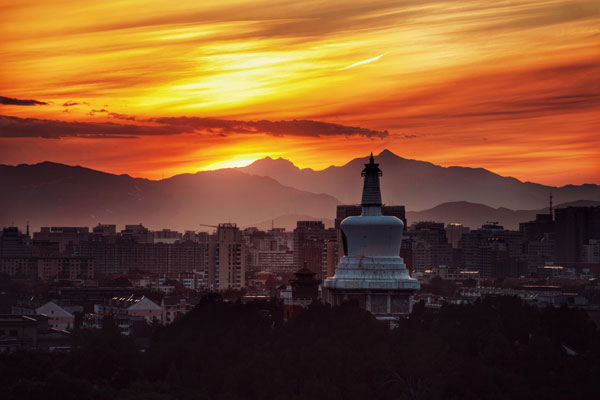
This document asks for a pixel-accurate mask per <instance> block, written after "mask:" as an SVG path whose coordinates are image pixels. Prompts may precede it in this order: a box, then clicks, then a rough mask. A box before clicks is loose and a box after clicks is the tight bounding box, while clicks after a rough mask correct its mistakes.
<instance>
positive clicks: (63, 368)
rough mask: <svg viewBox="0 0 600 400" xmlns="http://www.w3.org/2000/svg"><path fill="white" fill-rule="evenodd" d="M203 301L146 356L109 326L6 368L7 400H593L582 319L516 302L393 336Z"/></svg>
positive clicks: (596, 371) (327, 314) (403, 326)
mask: <svg viewBox="0 0 600 400" xmlns="http://www.w3.org/2000/svg"><path fill="white" fill-rule="evenodd" d="M281 314H282V313H281V306H280V305H279V304H278V303H277V302H268V303H267V302H263V303H250V304H240V303H227V302H223V301H221V300H220V299H219V298H218V297H207V298H205V299H203V301H202V302H201V303H200V304H199V305H198V306H197V307H196V308H195V309H194V310H193V311H191V312H190V313H188V314H187V315H186V316H185V317H183V318H182V319H180V320H179V321H177V322H175V323H173V324H171V325H169V326H167V327H157V328H155V329H156V331H155V332H154V334H153V336H152V340H151V342H150V346H149V348H148V349H147V350H146V351H144V352H141V351H140V350H139V349H138V348H136V346H135V344H134V343H133V341H132V340H131V339H128V338H125V337H122V336H120V335H119V333H118V332H117V331H116V329H115V328H114V327H111V326H110V324H107V326H106V327H105V329H103V330H101V331H97V332H85V331H82V332H76V333H74V340H75V341H76V345H77V347H76V349H75V350H74V351H72V352H71V353H36V352H18V353H14V354H11V355H3V356H0V388H1V392H2V396H1V397H2V398H3V399H6V400H8V399H45V400H48V399H55V398H56V399H59V398H60V399H64V400H69V399H77V400H79V399H107V400H108V399H148V400H153V399H156V400H159V399H321V398H323V399H324V398H326V399H331V400H335V399H361V400H364V399H528V400H530V399H585V398H593V399H597V398H600V334H599V332H598V330H597V329H596V327H595V325H594V324H593V323H592V322H591V321H590V320H589V319H588V317H587V314H585V312H583V311H581V310H579V309H568V308H560V309H558V308H546V309H537V308H533V307H530V306H528V305H526V304H523V303H522V302H521V301H520V300H519V299H517V298H513V297H496V298H487V299H485V300H482V301H478V302H476V303H475V304H472V305H462V306H451V305H445V306H444V307H443V308H442V309H441V311H440V312H439V313H433V314H432V313H425V312H424V307H423V305H422V304H418V305H416V306H415V310H414V312H413V314H412V315H411V317H410V319H407V320H404V321H401V323H400V326H399V327H398V328H397V329H395V330H393V331H390V330H389V329H387V328H386V326H385V325H383V324H382V323H380V322H378V321H376V320H374V319H373V317H372V316H371V315H370V314H368V313H367V312H365V311H362V310H360V309H359V308H358V307H357V306H356V305H355V304H352V303H348V304H345V305H343V306H341V307H337V308H333V309H332V308H330V307H328V306H325V305H321V304H314V305H313V306H311V308H310V309H309V310H308V311H306V312H304V313H302V314H301V315H299V316H298V317H297V318H296V319H295V320H293V321H291V322H290V323H287V324H282V322H281V318H280V316H281Z"/></svg>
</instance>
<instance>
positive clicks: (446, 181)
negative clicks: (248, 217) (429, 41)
mask: <svg viewBox="0 0 600 400" xmlns="http://www.w3.org/2000/svg"><path fill="white" fill-rule="evenodd" d="M367 162H368V157H363V158H356V159H354V160H352V161H350V162H348V163H347V164H345V165H343V166H339V167H336V166H330V167H328V168H326V169H324V170H321V171H315V170H312V169H308V168H307V169H300V168H298V167H296V166H295V165H294V164H293V163H291V162H290V161H288V160H285V159H282V158H278V159H272V158H270V157H267V158H263V159H260V160H257V161H255V162H254V163H252V164H250V165H248V166H247V167H242V168H239V170H240V171H243V172H247V173H250V174H254V175H260V176H269V177H271V178H273V179H275V180H277V181H278V182H280V183H281V184H284V185H288V186H292V187H295V188H297V189H299V190H305V191H310V192H314V193H327V194H330V195H332V196H335V197H336V198H337V199H339V200H340V201H342V202H344V203H347V204H353V203H358V202H359V201H360V198H361V197H360V196H361V190H362V180H361V179H360V172H361V170H362V169H363V164H365V163H367ZM375 162H377V163H379V165H380V168H381V169H382V170H383V176H382V178H381V187H382V189H381V191H382V197H383V201H384V202H385V203H387V204H390V205H391V204H403V205H405V206H406V208H407V209H408V210H424V209H429V208H432V207H435V206H436V205H439V204H441V203H447V202H456V201H468V202H472V203H479V204H485V205H488V206H490V207H507V208H510V209H515V210H518V209H524V210H531V209H540V208H542V207H545V206H546V205H547V204H548V196H549V195H550V194H552V195H553V197H554V201H555V203H556V204H558V203H565V202H570V201H576V200H600V187H599V186H598V185H593V184H584V185H566V186H562V187H555V186H547V185H541V184H538V183H532V182H521V181H519V180H518V179H515V178H511V177H504V176H500V175H498V174H495V173H493V172H491V171H488V170H486V169H483V168H467V167H441V166H439V165H435V164H432V163H429V162H425V161H417V160H410V159H406V158H402V157H399V156H397V155H396V154H394V153H392V152H391V151H389V150H384V151H382V152H381V153H380V154H378V155H376V156H375Z"/></svg>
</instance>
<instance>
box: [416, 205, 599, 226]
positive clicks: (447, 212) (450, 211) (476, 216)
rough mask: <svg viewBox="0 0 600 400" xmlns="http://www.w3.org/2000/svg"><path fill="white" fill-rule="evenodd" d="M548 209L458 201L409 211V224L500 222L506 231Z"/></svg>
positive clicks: (474, 224)
mask: <svg viewBox="0 0 600 400" xmlns="http://www.w3.org/2000/svg"><path fill="white" fill-rule="evenodd" d="M569 206H573V207H587V206H600V201H593V200H579V201H573V202H568V203H561V204H557V205H556V208H564V207H569ZM548 212H549V210H548V207H546V208H542V209H539V210H511V209H508V208H505V207H499V208H493V207H489V206H486V205H483V204H476V203H469V202H467V201H456V202H451V203H443V204H440V205H438V206H436V207H433V208H431V209H428V210H423V211H407V212H406V219H407V220H408V223H409V224H412V223H414V222H419V221H437V222H444V223H446V224H448V223H452V222H458V223H461V224H463V225H464V226H468V227H469V228H471V229H477V228H479V227H481V225H483V224H485V223H486V222H488V221H495V222H498V223H499V224H500V225H502V226H504V228H506V229H514V230H518V229H519V223H520V222H526V221H533V220H535V216H536V214H547V213H548Z"/></svg>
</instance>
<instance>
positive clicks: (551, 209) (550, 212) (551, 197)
mask: <svg viewBox="0 0 600 400" xmlns="http://www.w3.org/2000/svg"><path fill="white" fill-rule="evenodd" d="M550 215H552V192H550Z"/></svg>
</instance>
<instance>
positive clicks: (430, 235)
mask: <svg viewBox="0 0 600 400" xmlns="http://www.w3.org/2000/svg"><path fill="white" fill-rule="evenodd" d="M408 236H409V237H410V238H411V239H412V268H413V269H414V270H416V271H425V270H426V269H430V268H434V267H439V266H442V265H445V266H451V265H452V245H451V244H450V243H448V239H447V238H446V229H445V228H444V224H443V223H442V222H430V221H424V222H418V223H416V224H413V225H412V226H411V228H410V229H409V230H408Z"/></svg>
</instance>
